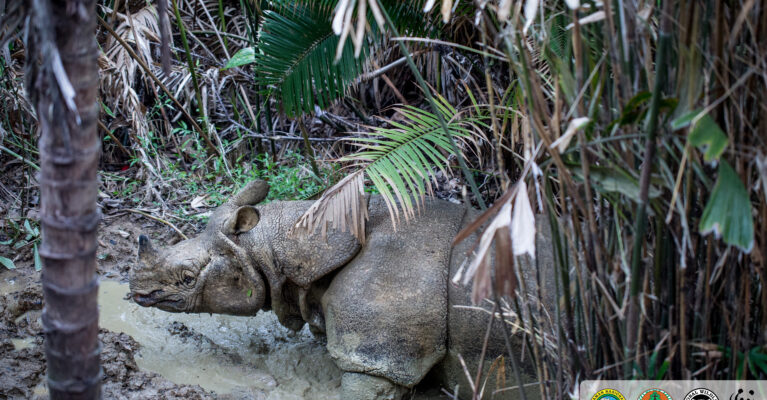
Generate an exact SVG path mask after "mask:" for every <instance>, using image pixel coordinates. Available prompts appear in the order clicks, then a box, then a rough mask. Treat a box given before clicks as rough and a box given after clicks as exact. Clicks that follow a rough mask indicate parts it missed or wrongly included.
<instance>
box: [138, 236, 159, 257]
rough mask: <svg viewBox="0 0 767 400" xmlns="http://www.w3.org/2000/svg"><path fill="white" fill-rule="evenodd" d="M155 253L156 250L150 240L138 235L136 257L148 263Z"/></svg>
mask: <svg viewBox="0 0 767 400" xmlns="http://www.w3.org/2000/svg"><path fill="white" fill-rule="evenodd" d="M156 255H157V250H155V249H154V247H153V246H152V241H151V240H149V238H148V237H146V236H144V235H139V236H138V258H139V260H141V261H144V262H145V263H150V262H151V261H152V260H154V258H155V256H156Z"/></svg>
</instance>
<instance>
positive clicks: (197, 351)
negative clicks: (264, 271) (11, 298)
mask: <svg viewBox="0 0 767 400" xmlns="http://www.w3.org/2000/svg"><path fill="white" fill-rule="evenodd" d="M127 293H128V286H127V285H122V284H119V283H117V282H113V281H102V282H101V288H100V293H99V304H100V316H99V317H100V321H99V324H100V325H101V327H103V328H106V329H108V330H110V331H114V332H125V333H127V334H128V335H130V336H132V337H133V338H134V339H135V340H136V341H137V342H139V343H140V344H141V346H142V347H141V350H140V351H139V352H138V353H136V356H135V358H136V362H137V364H138V366H139V368H141V369H142V370H148V371H153V372H157V373H159V374H160V375H162V376H164V377H165V378H167V379H168V380H170V381H172V382H175V383H178V384H197V385H200V386H202V387H203V388H204V389H206V390H210V391H214V392H216V393H217V394H229V395H230V396H232V397H235V398H264V399H275V400H287V399H338V398H339V396H340V384H341V371H340V370H339V369H338V368H337V367H336V366H335V364H334V363H333V360H332V359H331V358H330V356H329V355H328V353H327V351H326V350H325V347H324V343H322V342H321V341H320V340H318V339H315V338H314V337H313V336H312V335H311V333H309V331H308V330H306V329H305V330H304V331H301V332H299V333H295V334H294V333H292V332H291V331H289V330H288V329H286V328H284V327H282V326H281V325H280V324H279V322H278V321H277V318H276V317H275V316H274V314H272V313H259V315H257V316H255V317H233V316H226V315H208V314H204V315H202V314H174V313H168V312H164V311H161V310H157V309H154V308H143V307H139V306H137V305H136V304H134V303H132V302H129V301H127V300H125V296H126V294H127ZM227 397H229V396H227Z"/></svg>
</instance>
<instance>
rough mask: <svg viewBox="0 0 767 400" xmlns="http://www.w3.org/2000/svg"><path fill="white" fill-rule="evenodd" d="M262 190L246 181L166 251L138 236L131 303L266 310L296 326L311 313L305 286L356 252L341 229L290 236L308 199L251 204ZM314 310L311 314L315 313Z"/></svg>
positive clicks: (265, 190) (188, 309)
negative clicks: (200, 226)
mask: <svg viewBox="0 0 767 400" xmlns="http://www.w3.org/2000/svg"><path fill="white" fill-rule="evenodd" d="M268 192H269V185H268V184H267V183H266V182H264V181H253V182H251V183H249V184H248V185H247V186H246V187H245V188H244V189H242V190H241V191H240V192H239V193H238V194H237V195H235V196H234V197H233V198H232V199H230V200H229V201H227V202H226V203H224V204H223V205H221V206H220V207H219V208H217V209H216V210H215V211H214V212H213V213H212V215H211V217H210V220H209V222H208V225H207V226H206V228H205V230H204V231H203V232H202V233H201V234H200V235H199V236H197V237H194V238H191V239H188V240H184V241H181V242H179V243H177V244H175V245H173V246H169V247H166V248H157V247H155V246H154V245H153V244H152V243H151V241H150V240H149V238H147V237H146V236H144V235H140V236H139V240H138V258H137V262H136V264H135V265H134V267H133V268H131V271H130V290H131V296H132V298H133V299H134V301H135V302H136V303H137V304H139V305H142V306H145V307H157V308H159V309H161V310H165V311H170V312H187V313H217V314H231V315H254V314H256V313H257V312H258V311H259V310H264V309H273V310H274V311H275V313H276V314H277V316H278V317H279V318H280V321H281V322H282V323H283V324H285V325H286V326H288V327H291V328H294V329H297V328H300V326H301V325H303V322H304V320H307V318H311V316H310V314H311V313H310V312H309V311H307V309H308V308H309V306H308V305H307V304H306V302H307V301H308V300H307V299H308V297H309V296H307V294H308V293H310V292H311V289H312V287H311V286H312V284H313V283H314V282H316V281H318V280H320V279H321V278H322V277H323V276H325V275H327V274H329V273H330V272H332V271H333V270H335V269H337V268H339V267H340V266H342V265H344V264H346V262H348V261H349V260H350V259H351V258H352V257H354V256H355V255H356V254H357V252H358V251H359V249H360V245H359V243H358V242H357V240H356V239H354V237H353V236H351V235H350V234H348V233H341V232H329V233H328V236H327V238H326V239H323V238H320V237H319V235H312V236H309V237H293V236H291V235H290V234H289V230H290V227H291V226H292V223H293V222H294V221H296V219H297V218H298V217H299V216H300V215H301V214H302V213H303V212H304V211H306V209H308V208H309V206H311V202H308V201H284V202H273V203H269V204H266V205H261V206H258V203H260V202H261V201H262V200H263V199H264V198H265V197H266V195H267V193H268ZM315 314H316V313H315Z"/></svg>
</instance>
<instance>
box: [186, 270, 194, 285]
mask: <svg viewBox="0 0 767 400" xmlns="http://www.w3.org/2000/svg"><path fill="white" fill-rule="evenodd" d="M194 279H195V278H194V274H193V273H192V272H191V271H184V284H185V285H190V284H192V282H194Z"/></svg>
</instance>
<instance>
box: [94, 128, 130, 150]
mask: <svg viewBox="0 0 767 400" xmlns="http://www.w3.org/2000/svg"><path fill="white" fill-rule="evenodd" d="M97 122H98V124H99V128H101V130H103V131H104V132H106V134H107V135H108V136H109V137H110V138H111V139H112V141H113V142H115V144H116V145H117V147H119V148H120V150H122V152H123V153H125V155H127V156H129V157H130V156H133V154H131V152H130V151H128V149H127V148H125V146H123V144H122V143H120V141H119V140H117V138H116V137H115V135H114V134H113V133H112V131H110V130H109V128H107V127H106V125H104V123H103V122H101V121H100V120H99V121H97Z"/></svg>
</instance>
